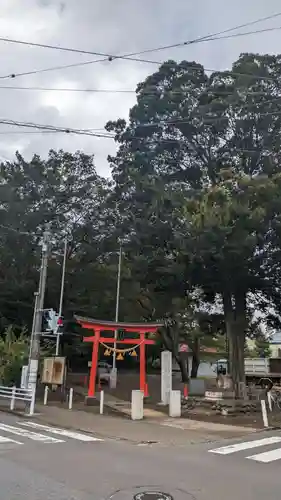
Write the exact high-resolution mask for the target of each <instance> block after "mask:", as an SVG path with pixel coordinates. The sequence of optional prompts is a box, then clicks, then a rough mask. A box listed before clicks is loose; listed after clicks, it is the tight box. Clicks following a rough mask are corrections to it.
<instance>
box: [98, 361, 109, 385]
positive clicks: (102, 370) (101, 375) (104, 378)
mask: <svg viewBox="0 0 281 500" xmlns="http://www.w3.org/2000/svg"><path fill="white" fill-rule="evenodd" d="M111 370H112V366H111V365H110V364H109V363H106V362H105V361H100V362H99V363H98V369H97V380H98V381H100V383H101V384H108V385H109V383H110V372H111Z"/></svg>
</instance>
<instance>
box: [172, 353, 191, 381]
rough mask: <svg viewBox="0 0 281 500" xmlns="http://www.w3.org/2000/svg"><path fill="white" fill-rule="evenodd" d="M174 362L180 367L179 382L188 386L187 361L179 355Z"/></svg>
mask: <svg viewBox="0 0 281 500" xmlns="http://www.w3.org/2000/svg"><path fill="white" fill-rule="evenodd" d="M175 358H176V362H177V363H178V365H179V367H180V372H181V381H182V383H183V384H188V381H189V373H188V359H187V360H186V359H185V358H184V357H183V356H181V353H179V354H178V355H177V356H175Z"/></svg>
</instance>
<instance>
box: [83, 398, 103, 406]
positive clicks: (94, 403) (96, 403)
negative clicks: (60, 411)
mask: <svg viewBox="0 0 281 500" xmlns="http://www.w3.org/2000/svg"><path fill="white" fill-rule="evenodd" d="M84 403H85V405H86V406H99V404H100V403H99V401H98V400H97V398H96V397H95V396H94V397H92V396H86V397H85V401H84Z"/></svg>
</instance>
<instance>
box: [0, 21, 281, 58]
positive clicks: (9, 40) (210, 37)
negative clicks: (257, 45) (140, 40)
mask: <svg viewBox="0 0 281 500" xmlns="http://www.w3.org/2000/svg"><path fill="white" fill-rule="evenodd" d="M280 16H281V12H277V13H275V14H272V15H270V16H266V17H262V18H259V19H255V20H254V21H250V22H247V23H243V24H240V25H238V26H234V27H232V28H227V29H225V30H223V31H219V32H217V33H211V34H209V35H205V36H201V37H198V38H195V39H193V40H187V41H184V42H179V43H175V44H171V45H165V46H160V47H156V48H152V49H145V50H142V51H139V52H137V53H136V52H135V53H134V54H124V55H121V56H118V55H113V54H108V53H104V52H96V51H92V50H85V49H76V48H73V47H63V46H60V45H51V44H45V43H37V42H29V41H26V40H18V39H15V38H7V37H0V41H2V42H6V43H13V44H19V45H27V46H29V47H38V48H44V49H51V50H60V51H63V52H72V53H76V54H87V55H94V56H101V57H106V58H110V59H111V58H113V59H131V56H135V55H142V54H148V53H151V52H159V51H162V50H167V49H172V48H177V47H181V46H185V45H191V44H193V43H199V42H202V41H208V40H214V39H215V37H217V36H220V35H223V34H226V33H229V32H231V31H235V30H237V29H240V28H245V27H246V26H252V25H253V24H257V23H260V22H264V21H268V20H270V19H274V18H276V17H280ZM272 29H277V28H267V29H265V30H257V31H254V32H248V33H243V35H245V34H253V33H256V32H260V31H261V32H264V31H267V30H269V31H270V30H272ZM279 29H280V28H279ZM236 36H239V33H237V34H236ZM221 38H222V37H220V38H219V39H221ZM132 60H134V59H132ZM144 62H146V61H144Z"/></svg>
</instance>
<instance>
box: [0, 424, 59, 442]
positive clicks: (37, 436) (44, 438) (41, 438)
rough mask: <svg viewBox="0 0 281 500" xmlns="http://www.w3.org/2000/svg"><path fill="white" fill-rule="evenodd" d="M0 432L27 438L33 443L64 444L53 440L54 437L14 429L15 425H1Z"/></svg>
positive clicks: (55, 439)
mask: <svg viewBox="0 0 281 500" xmlns="http://www.w3.org/2000/svg"><path fill="white" fill-rule="evenodd" d="M0 430H1V431H5V432H9V433H11V434H16V435H17V436H22V437H26V438H28V439H31V440H32V441H41V442H43V443H63V440H62V439H57V438H53V437H52V436H44V434H39V433H37V432H33V431H28V430H26V429H21V428H20V427H14V426H13V425H6V424H0Z"/></svg>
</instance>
